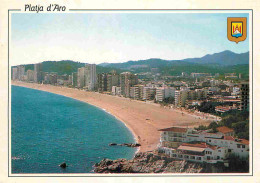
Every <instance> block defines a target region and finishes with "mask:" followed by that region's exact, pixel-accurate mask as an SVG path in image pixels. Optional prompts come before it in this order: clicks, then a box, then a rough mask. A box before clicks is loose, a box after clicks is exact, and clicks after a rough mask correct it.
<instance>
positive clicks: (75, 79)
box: [71, 72, 78, 87]
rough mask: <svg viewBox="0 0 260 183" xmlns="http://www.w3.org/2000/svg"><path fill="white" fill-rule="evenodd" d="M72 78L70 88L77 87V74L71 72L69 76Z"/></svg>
mask: <svg viewBox="0 0 260 183" xmlns="http://www.w3.org/2000/svg"><path fill="white" fill-rule="evenodd" d="M71 77H72V86H73V87H76V86H77V85H78V74H77V73H76V72H73V73H72V74H71Z"/></svg>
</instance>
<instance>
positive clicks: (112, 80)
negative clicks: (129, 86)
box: [107, 71, 120, 92]
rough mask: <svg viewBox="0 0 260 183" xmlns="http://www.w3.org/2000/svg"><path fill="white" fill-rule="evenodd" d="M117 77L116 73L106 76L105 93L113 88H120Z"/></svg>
mask: <svg viewBox="0 0 260 183" xmlns="http://www.w3.org/2000/svg"><path fill="white" fill-rule="evenodd" d="M119 81H120V80H119V75H118V74H117V73H116V71H112V72H111V73H109V74H108V75H107V91H109V92H111V91H112V87H113V86H120V82H119Z"/></svg>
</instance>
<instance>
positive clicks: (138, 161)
mask: <svg viewBox="0 0 260 183" xmlns="http://www.w3.org/2000/svg"><path fill="white" fill-rule="evenodd" d="M94 171H95V172H96V173H209V172H210V173H217V172H223V167H216V166H212V165H206V164H203V163H193V162H187V161H181V160H176V159H173V158H169V157H165V156H159V155H155V154H152V153H137V154H136V155H135V157H134V158H133V159H132V160H126V159H118V160H110V159H103V160H102V161H101V162H100V163H97V164H96V165H95V169H94Z"/></svg>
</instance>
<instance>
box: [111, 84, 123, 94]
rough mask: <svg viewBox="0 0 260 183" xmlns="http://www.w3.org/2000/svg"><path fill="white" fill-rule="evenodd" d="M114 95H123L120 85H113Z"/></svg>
mask: <svg viewBox="0 0 260 183" xmlns="http://www.w3.org/2000/svg"><path fill="white" fill-rule="evenodd" d="M112 95H118V96H121V87H119V86H112Z"/></svg>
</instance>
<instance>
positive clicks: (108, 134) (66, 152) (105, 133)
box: [11, 86, 137, 174]
mask: <svg viewBox="0 0 260 183" xmlns="http://www.w3.org/2000/svg"><path fill="white" fill-rule="evenodd" d="M110 143H118V144H122V143H135V139H134V136H133V134H132V133H131V131H130V130H129V129H128V128H127V127H126V126H125V125H124V123H122V122H121V121H119V120H118V119H116V118H115V117H114V116H112V115H111V114H109V113H107V112H106V111H104V110H102V109H100V108H97V107H95V106H92V105H90V104H87V103H84V102H81V101H78V100H75V99H72V98H68V97H64V96H62V95H57V94H53V93H49V92H44V91H40V90H35V89H29V88H25V87H19V86H12V87H11V172H12V173H21V174H23V173H24V174H26V173H93V165H94V164H95V163H98V162H100V161H101V160H102V159H104V158H108V159H113V160H114V159H118V158H125V159H132V158H133V156H134V154H135V152H136V151H137V148H131V147H125V146H109V144H110ZM63 162H65V163H66V164H67V165H68V166H67V168H65V169H63V168H61V167H60V166H59V165H60V164H61V163H63Z"/></svg>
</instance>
